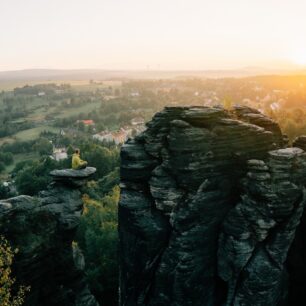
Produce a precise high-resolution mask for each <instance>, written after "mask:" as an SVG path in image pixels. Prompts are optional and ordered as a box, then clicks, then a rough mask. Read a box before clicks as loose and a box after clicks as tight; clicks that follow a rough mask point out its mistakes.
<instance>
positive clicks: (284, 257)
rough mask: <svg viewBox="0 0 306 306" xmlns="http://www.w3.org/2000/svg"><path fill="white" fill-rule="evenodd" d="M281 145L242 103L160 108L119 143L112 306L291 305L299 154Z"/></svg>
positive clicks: (304, 175)
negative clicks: (116, 278)
mask: <svg viewBox="0 0 306 306" xmlns="http://www.w3.org/2000/svg"><path fill="white" fill-rule="evenodd" d="M285 146H286V138H285V137H284V136H283V135H282V133H281V131H280V129H279V127H278V125H277V124H276V123H275V122H273V121H272V120H271V119H269V118H267V117H265V116H264V115H262V114H261V113H259V112H258V111H256V110H253V109H250V108H247V107H236V108H234V109H233V110H231V111H226V110H224V109H222V108H217V107H216V108H207V107H174V108H166V109H165V110H164V111H162V112H161V113H158V114H156V115H155V117H154V118H153V120H152V121H151V122H150V123H149V124H148V128H147V130H146V131H145V132H143V133H142V134H141V135H139V136H137V137H136V138H135V139H134V140H129V141H128V142H127V143H126V144H125V145H124V146H123V148H122V151H121V158H122V165H121V187H122V190H121V199H120V203H119V235H120V258H121V259H120V260H121V261H120V270H121V277H120V294H121V296H120V305H121V306H137V305H149V306H157V305H158V306H162V305H167V306H168V305H169V306H172V305H173V306H185V305H186V306H187V305H188V306H189V305H190V306H191V305H192V306H205V305H207V306H214V305H227V306H229V305H248V306H252V305H254V306H255V305H256V306H259V305H265V306H266V305H270V306H274V305H275V306H276V305H299V304H291V303H290V300H291V301H292V297H291V296H292V294H291V292H292V290H291V285H290V280H291V279H292V278H293V277H294V275H295V271H296V270H297V268H296V267H294V266H292V265H291V266H290V265H289V263H290V260H291V257H292V256H291V255H290V254H291V253H292V250H290V252H289V256H288V251H289V248H290V245H291V244H292V242H293V240H296V239H294V238H295V233H296V230H297V227H298V226H299V224H300V219H301V216H302V214H303V208H304V205H305V195H304V183H305V181H306V154H305V153H304V151H303V150H302V149H299V148H284V147H285ZM302 223H303V222H302ZM305 223H306V222H305ZM304 226H305V225H304ZM299 229H300V228H299ZM299 229H298V231H299ZM295 244H296V248H298V246H299V245H300V244H299V243H298V242H296V241H295V242H294V243H293V246H294V245H295ZM292 248H293V247H292ZM304 250H305V247H304ZM304 254H305V253H304ZM291 261H292V260H291ZM305 268H306V267H305ZM290 272H292V274H290ZM304 276H305V277H306V273H305V274H304ZM305 277H304V278H305ZM297 282H298V280H297ZM299 284H300V285H301V283H299ZM302 284H303V283H302ZM304 284H305V281H304ZM304 301H305V300H304ZM301 305H303V304H301Z"/></svg>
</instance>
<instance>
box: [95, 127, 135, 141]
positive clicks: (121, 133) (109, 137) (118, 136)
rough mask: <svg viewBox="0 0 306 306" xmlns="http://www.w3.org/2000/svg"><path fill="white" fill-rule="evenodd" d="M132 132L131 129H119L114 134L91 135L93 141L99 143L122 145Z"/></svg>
mask: <svg viewBox="0 0 306 306" xmlns="http://www.w3.org/2000/svg"><path fill="white" fill-rule="evenodd" d="M132 132H133V130H132V129H131V128H126V129H125V128H121V129H120V130H118V131H116V132H108V131H104V132H101V133H98V134H95V135H93V138H94V139H97V140H99V141H106V142H114V143H115V144H117V145H118V144H121V143H124V142H125V141H126V140H127V139H128V138H129V137H130V136H132Z"/></svg>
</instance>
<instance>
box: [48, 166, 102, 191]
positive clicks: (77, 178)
mask: <svg viewBox="0 0 306 306" xmlns="http://www.w3.org/2000/svg"><path fill="white" fill-rule="evenodd" d="M96 171H97V169H96V168H94V167H87V168H85V169H81V170H74V169H63V170H53V171H51V172H50V175H51V176H52V177H53V181H54V182H55V183H60V184H64V185H67V186H70V187H82V186H83V185H84V184H85V183H86V181H87V179H88V178H89V177H90V176H92V175H93V174H94V173H95V172H96Z"/></svg>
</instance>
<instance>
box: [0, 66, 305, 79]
mask: <svg viewBox="0 0 306 306" xmlns="http://www.w3.org/2000/svg"><path fill="white" fill-rule="evenodd" d="M271 74H306V70H284V69H265V68H261V67H247V68H243V69H237V70H202V71H192V70H190V71H188V70H185V71H184V70H181V71H180V70H178V71H158V70H99V69H76V70H60V69H59V70H57V69H26V70H16V71H2V72H1V71H0V82H8V81H56V80H62V81H65V80H66V81H69V80H89V79H99V80H105V79H126V78H132V79H138V78H145V79H155V78H183V77H207V78H223V77H246V76H256V75H271Z"/></svg>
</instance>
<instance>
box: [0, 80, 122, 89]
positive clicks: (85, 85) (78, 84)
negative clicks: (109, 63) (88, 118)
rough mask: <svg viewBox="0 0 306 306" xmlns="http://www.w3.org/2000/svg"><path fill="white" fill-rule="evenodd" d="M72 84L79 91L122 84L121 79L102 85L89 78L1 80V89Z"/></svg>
mask: <svg viewBox="0 0 306 306" xmlns="http://www.w3.org/2000/svg"><path fill="white" fill-rule="evenodd" d="M53 83H55V84H58V85H61V84H70V85H71V86H72V87H73V89H74V88H75V89H76V90H78V91H94V90H96V89H98V88H105V87H109V86H112V87H118V86H120V85H121V84H122V82H121V81H102V83H103V84H102V85H98V84H89V80H70V81H69V80H51V81H50V80H39V81H0V91H2V90H4V91H11V90H13V89H14V88H16V87H23V86H25V85H30V86H33V85H37V84H53Z"/></svg>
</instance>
